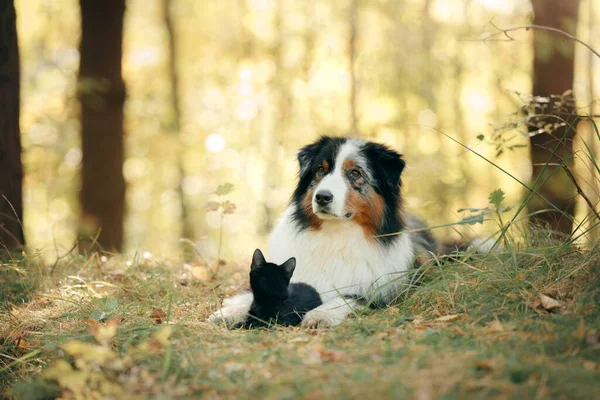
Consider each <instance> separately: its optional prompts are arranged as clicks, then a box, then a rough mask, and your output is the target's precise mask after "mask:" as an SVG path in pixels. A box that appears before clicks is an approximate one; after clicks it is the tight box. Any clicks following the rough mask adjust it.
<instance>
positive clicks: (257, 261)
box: [250, 249, 267, 270]
mask: <svg viewBox="0 0 600 400" xmlns="http://www.w3.org/2000/svg"><path fill="white" fill-rule="evenodd" d="M266 262H267V261H266V260H265V256H263V253H262V251H260V249H256V250H254V254H253V255H252V264H250V269H251V270H252V269H254V268H256V267H258V266H260V265H264V264H265V263H266Z"/></svg>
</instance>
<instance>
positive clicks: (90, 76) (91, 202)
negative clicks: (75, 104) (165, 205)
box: [78, 0, 125, 252]
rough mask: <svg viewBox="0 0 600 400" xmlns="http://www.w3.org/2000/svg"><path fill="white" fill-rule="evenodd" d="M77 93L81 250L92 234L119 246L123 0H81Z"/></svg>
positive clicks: (101, 241) (113, 246) (122, 208)
mask: <svg viewBox="0 0 600 400" xmlns="http://www.w3.org/2000/svg"><path fill="white" fill-rule="evenodd" d="M80 7H81V29H82V32H81V42H80V47H79V48H80V57H81V58H80V65H79V77H78V84H79V87H78V96H79V101H80V103H81V138H82V143H81V145H82V153H83V159H82V186H81V193H80V200H81V213H82V214H81V222H80V236H81V238H82V240H81V242H80V250H81V251H84V252H85V251H90V250H91V248H90V246H91V245H92V243H93V242H92V241H91V238H92V237H95V235H97V232H98V230H100V233H99V235H98V237H97V244H98V245H100V246H101V247H102V248H104V249H106V250H110V251H113V250H116V251H120V250H121V249H122V247H123V216H124V212H125V180H124V178H123V158H124V149H123V105H124V103H125V84H124V83H123V77H122V73H121V58H122V52H123V51H122V39H123V16H124V13H125V0H103V1H97V0H80Z"/></svg>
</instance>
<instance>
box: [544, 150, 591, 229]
mask: <svg viewBox="0 0 600 400" xmlns="http://www.w3.org/2000/svg"><path fill="white" fill-rule="evenodd" d="M536 146H537V147H540V148H542V149H544V150H546V151H550V149H548V148H546V147H544V146H542V145H536ZM550 152H551V151H550ZM554 157H556V159H557V160H558V162H559V163H561V164H562V168H563V170H564V171H565V172H566V174H567V176H568V177H569V179H570V180H571V182H573V184H574V185H575V188H576V189H577V193H578V194H579V195H580V196H581V197H583V199H584V200H585V202H586V203H587V205H588V207H590V210H592V212H593V213H594V214H595V215H596V218H597V219H598V221H600V213H598V211H596V208H595V207H594V205H593V204H592V201H591V200H590V199H589V198H588V197H587V195H586V194H585V192H584V191H583V189H581V186H579V184H578V183H577V179H575V176H574V175H573V173H572V172H571V170H570V169H569V167H568V166H567V164H566V163H565V162H564V160H563V159H562V158H561V157H560V156H559V155H558V154H554Z"/></svg>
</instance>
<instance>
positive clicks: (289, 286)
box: [236, 249, 323, 328]
mask: <svg viewBox="0 0 600 400" xmlns="http://www.w3.org/2000/svg"><path fill="white" fill-rule="evenodd" d="M295 268H296V259H295V258H293V257H292V258H290V259H289V260H287V261H286V262H284V263H283V264H281V265H277V264H273V263H269V262H267V261H266V260H265V257H264V256H263V254H262V252H261V251H260V250H259V249H256V250H255V251H254V255H253V256H252V264H251V266H250V287H251V288H252V294H253V295H254V300H253V302H252V305H251V306H250V311H249V312H248V316H247V317H246V320H245V321H243V322H241V323H239V324H238V325H237V326H236V328H259V327H268V326H270V325H274V324H279V325H299V324H300V322H301V321H302V318H303V317H304V314H306V313H307V312H308V311H310V310H312V309H313V308H316V307H318V306H320V305H321V304H323V303H322V301H321V297H320V296H319V293H318V292H317V291H316V290H315V289H314V288H313V287H312V286H309V285H307V284H305V283H290V279H291V278H292V275H293V274H294V269H295Z"/></svg>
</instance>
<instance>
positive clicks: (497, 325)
mask: <svg viewBox="0 0 600 400" xmlns="http://www.w3.org/2000/svg"><path fill="white" fill-rule="evenodd" d="M488 328H489V329H490V330H491V331H494V332H502V331H504V326H503V325H502V323H501V322H500V321H498V320H497V319H495V320H493V321H492V322H490V323H489V324H488Z"/></svg>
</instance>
